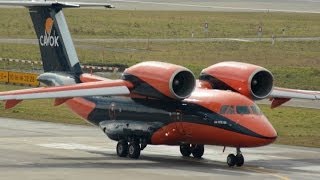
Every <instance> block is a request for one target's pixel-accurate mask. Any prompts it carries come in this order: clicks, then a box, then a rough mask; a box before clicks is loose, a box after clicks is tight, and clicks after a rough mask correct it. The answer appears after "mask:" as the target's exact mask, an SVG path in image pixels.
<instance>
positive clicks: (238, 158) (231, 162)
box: [227, 148, 244, 167]
mask: <svg viewBox="0 0 320 180" xmlns="http://www.w3.org/2000/svg"><path fill="white" fill-rule="evenodd" d="M227 164H228V166H229V167H233V166H235V165H236V166H238V167H240V166H242V165H243V164H244V158H243V155H242V153H241V151H240V148H237V155H234V154H229V155H228V157H227Z"/></svg>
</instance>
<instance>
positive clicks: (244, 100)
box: [0, 1, 320, 167]
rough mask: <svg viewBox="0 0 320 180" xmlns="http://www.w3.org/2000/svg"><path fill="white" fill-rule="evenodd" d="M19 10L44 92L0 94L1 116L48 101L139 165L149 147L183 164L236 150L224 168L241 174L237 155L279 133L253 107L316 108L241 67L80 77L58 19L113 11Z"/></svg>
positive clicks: (158, 66) (319, 95)
mask: <svg viewBox="0 0 320 180" xmlns="http://www.w3.org/2000/svg"><path fill="white" fill-rule="evenodd" d="M0 5H11V6H12V5H14V6H25V7H27V8H28V9H29V12H30V16H31V19H32V22H33V25H34V28H35V32H36V35H37V39H38V41H39V47H40V52H41V58H42V61H43V69H44V73H43V74H41V75H39V77H38V80H39V81H40V82H41V83H42V84H43V85H45V87H38V88H31V89H23V90H13V91H6V92H1V93H0V100H2V101H5V108H6V109H9V108H13V107H15V106H16V105H17V104H19V103H20V102H21V101H23V100H28V99H43V98H52V99H54V105H55V106H58V105H61V104H66V105H67V107H69V108H70V109H71V110H72V111H73V112H75V113H76V114H78V115H79V116H81V117H82V118H84V119H86V120H87V121H88V122H89V123H91V124H93V125H95V126H98V127H100V128H101V130H102V131H103V132H104V133H105V134H106V136H108V137H109V138H110V139H112V140H114V141H117V146H116V153H117V155H118V156H119V157H127V156H128V157H129V158H132V159H137V158H139V156H140V153H141V151H142V150H143V149H145V148H146V147H147V145H171V146H179V147H180V152H181V155H182V156H185V157H189V156H191V154H192V156H193V157H194V158H202V156H203V154H204V145H217V146H222V147H224V149H225V148H226V147H232V148H235V150H236V153H235V154H229V155H228V156H227V164H228V166H230V167H232V166H242V165H243V164H244V156H243V154H242V152H241V148H251V147H259V146H265V145H268V144H270V143H272V142H274V141H275V140H276V138H277V132H276V131H275V129H274V128H273V126H272V124H271V123H270V122H269V121H268V119H267V118H266V116H264V114H263V113H262V112H261V110H260V109H259V107H258V106H257V105H256V103H255V101H256V100H261V99H266V98H268V99H271V101H272V103H271V106H272V108H276V107H278V106H280V105H282V104H283V103H285V102H287V101H289V100H290V99H292V98H300V99H310V100H319V99H320V92H318V91H306V90H295V89H285V88H279V87H274V85H273V81H274V78H273V75H272V73H271V72H270V71H269V70H267V69H265V68H263V67H260V66H256V65H253V64H248V63H242V62H220V63H217V64H214V65H212V66H210V67H207V68H205V69H203V70H202V72H201V74H200V76H199V79H196V78H195V76H194V74H193V73H192V72H191V71H190V70H189V69H187V68H185V67H183V66H179V65H175V64H170V63H166V62H155V61H151V62H150V61H148V62H141V63H138V64H136V65H133V66H131V67H129V68H127V69H126V70H125V71H124V72H123V74H122V76H121V78H120V79H117V80H112V79H107V78H103V77H99V76H96V75H93V74H88V73H84V72H83V71H82V69H81V66H80V62H79V59H78V56H77V53H76V50H75V47H74V44H73V41H72V38H71V34H70V32H69V30H68V26H67V23H66V20H65V17H64V15H63V11H62V10H63V9H64V8H77V7H80V6H81V7H83V6H104V7H107V8H111V7H112V5H110V4H104V3H78V2H76V3H65V2H56V1H54V2H53V1H23V2H21V1H8V2H0Z"/></svg>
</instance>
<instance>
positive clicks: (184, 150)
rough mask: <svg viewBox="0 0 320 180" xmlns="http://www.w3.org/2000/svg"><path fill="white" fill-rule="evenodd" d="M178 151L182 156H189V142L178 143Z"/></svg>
mask: <svg viewBox="0 0 320 180" xmlns="http://www.w3.org/2000/svg"><path fill="white" fill-rule="evenodd" d="M180 153H181V155H182V156H184V157H189V156H190V155H191V147H190V144H181V145H180Z"/></svg>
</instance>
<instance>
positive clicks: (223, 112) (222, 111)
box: [220, 105, 229, 114]
mask: <svg viewBox="0 0 320 180" xmlns="http://www.w3.org/2000/svg"><path fill="white" fill-rule="evenodd" d="M228 107H229V106H227V105H224V106H221V109H220V114H225V113H226V112H227V110H228Z"/></svg>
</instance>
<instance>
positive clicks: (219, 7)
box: [111, 0, 320, 14]
mask: <svg viewBox="0 0 320 180" xmlns="http://www.w3.org/2000/svg"><path fill="white" fill-rule="evenodd" d="M111 2H126V3H141V4H157V5H171V6H186V7H199V8H212V9H232V10H249V11H265V12H266V11H274V12H295V13H317V14H318V13H320V11H298V10H288V9H263V8H242V7H231V6H205V5H196V4H180V3H169V2H150V1H149V2H148V1H130V0H129V1H128V0H111Z"/></svg>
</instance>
